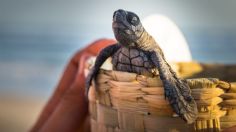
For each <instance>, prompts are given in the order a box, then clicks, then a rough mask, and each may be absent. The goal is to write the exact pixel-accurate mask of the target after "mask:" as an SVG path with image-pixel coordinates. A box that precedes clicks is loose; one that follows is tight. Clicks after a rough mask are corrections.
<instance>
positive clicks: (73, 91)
mask: <svg viewBox="0 0 236 132" xmlns="http://www.w3.org/2000/svg"><path fill="white" fill-rule="evenodd" d="M114 43H115V41H114V40H111V39H101V40H98V41H95V42H94V43H92V44H90V45H89V46H87V47H86V48H84V49H82V50H80V51H79V52H77V53H76V54H75V55H74V56H73V57H72V59H71V60H70V61H69V63H68V65H67V67H66V69H65V71H64V73H63V75H62V77H61V79H60V81H59V83H58V86H57V87H56V89H55V91H54V93H53V95H52V97H51V98H50V100H49V101H48V103H47V104H46V106H45V107H44V109H43V111H42V113H41V115H40V116H39V118H38V120H37V122H36V123H35V125H34V126H33V128H32V129H31V132H38V131H43V132H52V131H56V132H73V131H89V120H86V118H87V116H88V102H87V99H86V97H85V89H84V87H85V76H84V68H85V62H86V60H87V59H88V58H89V57H91V56H96V55H97V54H98V53H99V51H100V50H101V49H102V48H104V47H106V46H108V45H111V44H114Z"/></svg>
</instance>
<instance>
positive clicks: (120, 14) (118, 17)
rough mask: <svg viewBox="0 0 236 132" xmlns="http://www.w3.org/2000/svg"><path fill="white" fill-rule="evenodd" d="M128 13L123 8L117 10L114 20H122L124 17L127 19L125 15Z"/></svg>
mask: <svg viewBox="0 0 236 132" xmlns="http://www.w3.org/2000/svg"><path fill="white" fill-rule="evenodd" d="M126 14H127V13H126V11H125V10H122V9H119V10H117V11H115V12H114V14H113V21H122V20H123V19H125V18H124V17H125V16H126Z"/></svg>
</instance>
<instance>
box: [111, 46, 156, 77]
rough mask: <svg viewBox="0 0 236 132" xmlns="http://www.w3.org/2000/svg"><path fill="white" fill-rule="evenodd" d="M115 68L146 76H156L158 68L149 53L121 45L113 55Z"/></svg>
mask: <svg viewBox="0 0 236 132" xmlns="http://www.w3.org/2000/svg"><path fill="white" fill-rule="evenodd" d="M112 64H113V70H117V71H125V72H133V73H137V74H140V75H145V76H156V75H158V70H157V68H156V67H155V66H154V64H153V63H152V62H151V61H150V59H149V56H148V53H147V52H145V51H143V50H140V49H137V48H128V47H121V48H120V49H119V50H118V51H117V52H116V53H115V54H114V55H113V56H112Z"/></svg>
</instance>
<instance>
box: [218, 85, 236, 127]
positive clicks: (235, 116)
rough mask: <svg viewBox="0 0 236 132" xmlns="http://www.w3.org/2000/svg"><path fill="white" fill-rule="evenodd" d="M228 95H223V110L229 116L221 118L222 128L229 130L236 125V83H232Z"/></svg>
mask: <svg viewBox="0 0 236 132" xmlns="http://www.w3.org/2000/svg"><path fill="white" fill-rule="evenodd" d="M226 92H227V93H224V94H222V95H221V97H222V98H223V102H222V103H221V106H222V109H224V110H226V111H227V114H226V115H225V116H223V117H221V118H220V124H221V126H222V128H223V129H224V128H228V127H232V126H234V125H236V83H231V87H230V89H227V91H226Z"/></svg>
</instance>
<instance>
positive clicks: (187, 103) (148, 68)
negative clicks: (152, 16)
mask: <svg viewBox="0 0 236 132" xmlns="http://www.w3.org/2000/svg"><path fill="white" fill-rule="evenodd" d="M112 28H113V32H114V35H115V38H116V40H117V41H118V42H117V44H114V45H111V46H108V47H106V48H104V49H103V50H102V51H101V52H100V54H99V55H98V56H97V59H96V61H95V65H94V67H93V68H92V69H91V71H90V73H89V75H88V77H87V79H86V91H87V92H88V90H89V87H90V85H91V82H92V80H93V79H94V80H95V82H96V79H97V74H98V72H99V70H100V67H101V66H102V64H103V63H104V62H105V60H106V59H107V58H108V57H112V64H113V70H118V71H125V72H134V73H137V74H142V75H147V76H154V77H155V75H157V74H159V76H160V78H161V80H162V82H163V87H164V91H165V93H164V94H165V97H166V98H167V99H168V100H169V102H170V105H171V107H172V108H173V110H174V111H175V113H176V114H178V115H179V116H180V117H181V118H182V119H183V120H185V121H186V122H187V123H188V124H191V123H193V122H194V121H195V120H196V118H197V115H198V110H197V105H196V102H195V101H194V98H193V97H192V96H191V91H190V88H189V86H188V85H187V83H186V81H185V80H182V79H180V78H178V77H177V75H176V73H175V72H174V71H173V70H172V68H171V67H170V65H169V64H168V63H167V61H166V59H165V57H164V54H163V52H162V50H161V48H160V47H159V46H158V44H157V43H156V42H155V40H154V39H153V37H152V36H151V35H149V34H148V33H147V32H146V31H145V29H144V27H143V26H142V24H141V22H140V19H139V17H138V16H137V15H136V14H135V13H133V12H130V11H125V10H122V9H119V10H117V11H115V12H114V15H113V23H112Z"/></svg>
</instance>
